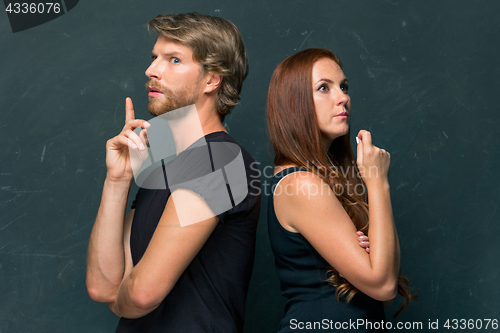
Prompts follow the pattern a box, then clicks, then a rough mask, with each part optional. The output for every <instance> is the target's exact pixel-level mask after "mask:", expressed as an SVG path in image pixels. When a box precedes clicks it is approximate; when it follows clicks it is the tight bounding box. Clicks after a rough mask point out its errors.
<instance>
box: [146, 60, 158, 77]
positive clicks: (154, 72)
mask: <svg viewBox="0 0 500 333" xmlns="http://www.w3.org/2000/svg"><path fill="white" fill-rule="evenodd" d="M145 74H146V76H147V77H149V78H150V79H152V78H155V79H158V80H160V79H161V77H160V74H159V71H157V70H156V66H154V62H153V63H152V64H151V65H150V66H149V67H148V68H147V69H146V73H145Z"/></svg>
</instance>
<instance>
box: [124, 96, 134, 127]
mask: <svg viewBox="0 0 500 333" xmlns="http://www.w3.org/2000/svg"><path fill="white" fill-rule="evenodd" d="M133 119H135V114H134V105H133V104H132V99H131V98H130V97H127V98H126V99H125V122H127V121H129V120H133Z"/></svg>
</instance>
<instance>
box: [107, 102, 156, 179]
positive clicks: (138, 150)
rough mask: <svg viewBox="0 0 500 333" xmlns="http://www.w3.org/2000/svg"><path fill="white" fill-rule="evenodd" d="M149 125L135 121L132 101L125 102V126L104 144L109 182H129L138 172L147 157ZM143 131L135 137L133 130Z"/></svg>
mask: <svg viewBox="0 0 500 333" xmlns="http://www.w3.org/2000/svg"><path fill="white" fill-rule="evenodd" d="M150 126H151V124H149V123H148V122H147V121H144V120H142V119H135V114H134V106H133V104H132V100H131V99H130V98H129V97H127V99H126V101H125V126H124V127H123V129H122V131H121V133H120V134H118V135H117V136H115V137H114V138H111V139H109V140H108V142H107V143H106V167H107V170H108V173H107V176H106V177H107V178H108V179H109V180H111V181H127V182H130V181H131V180H132V178H133V177H134V171H136V172H137V171H138V170H139V169H140V167H141V166H142V163H143V162H144V160H145V159H146V158H147V156H148V149H147V137H146V129H147V128H149V127H150ZM138 127H142V128H143V129H142V130H141V132H140V133H139V135H137V134H136V133H135V132H134V129H136V128H138Z"/></svg>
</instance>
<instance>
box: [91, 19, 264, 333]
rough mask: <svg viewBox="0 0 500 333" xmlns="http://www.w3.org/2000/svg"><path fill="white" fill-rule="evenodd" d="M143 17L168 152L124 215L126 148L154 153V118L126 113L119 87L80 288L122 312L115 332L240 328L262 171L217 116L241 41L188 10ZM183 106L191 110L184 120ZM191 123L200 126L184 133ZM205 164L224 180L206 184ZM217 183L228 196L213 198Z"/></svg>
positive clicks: (222, 111) (235, 94)
mask: <svg viewBox="0 0 500 333" xmlns="http://www.w3.org/2000/svg"><path fill="white" fill-rule="evenodd" d="M149 28H150V29H152V30H153V31H154V32H156V33H158V35H159V36H158V38H157V41H156V44H155V46H154V48H153V51H152V58H153V61H152V63H151V65H150V66H149V68H148V69H147V70H146V76H148V78H149V81H148V83H147V84H146V86H147V89H148V92H149V94H148V95H149V105H148V110H149V112H150V114H152V115H154V116H160V117H161V116H164V115H165V116H166V115H168V118H167V121H168V125H169V126H170V129H171V131H172V135H173V137H174V140H175V155H176V156H175V158H174V159H173V160H172V161H168V160H167V159H161V164H159V163H160V162H158V161H157V162H156V164H155V163H152V167H153V171H152V172H150V173H149V174H148V175H147V176H146V178H147V181H145V182H143V183H141V184H142V186H141V188H140V189H139V191H138V193H137V196H136V198H135V201H134V203H133V204H132V209H131V210H130V212H129V213H128V214H127V215H126V216H125V211H126V203H127V198H128V193H129V190H130V185H131V181H132V179H133V178H134V175H136V181H137V179H138V178H139V175H138V173H137V169H138V167H137V165H135V166H134V163H136V162H137V159H135V160H134V156H139V159H140V161H141V163H142V162H144V161H146V162H145V163H148V161H150V159H153V158H154V156H152V155H154V154H151V152H152V150H151V151H149V148H148V144H149V145H150V146H153V142H152V137H151V135H150V134H152V132H149V131H152V130H153V128H154V126H152V125H151V123H152V122H151V123H150V122H146V121H144V120H140V119H135V117H134V109H133V105H132V101H131V100H130V99H129V98H127V100H126V123H125V126H124V128H123V130H122V132H121V133H120V134H119V135H118V136H116V137H114V138H112V139H110V140H109V141H108V142H107V144H106V167H107V175H106V179H105V182H104V187H103V193H102V199H101V204H100V207H99V211H98V213H97V217H96V220H95V224H94V227H93V229H92V233H91V237H90V242H89V248H88V257H87V290H88V292H89V295H90V297H91V298H92V299H93V300H95V301H98V302H105V303H108V305H109V308H110V309H111V310H112V311H113V312H114V313H115V314H117V315H118V316H120V317H121V319H120V321H119V324H118V328H117V330H116V331H117V332H183V333H184V332H197V333H198V332H225V333H227V332H241V331H242V330H243V319H244V306H245V300H246V293H247V290H248V285H249V281H250V276H251V272H252V266H253V260H254V251H255V232H256V226H257V220H258V217H259V211H260V182H259V175H258V170H257V169H256V168H252V167H251V164H252V163H253V162H254V161H253V159H252V157H251V156H250V155H249V154H248V153H247V152H246V151H245V150H244V149H243V148H242V147H241V146H239V145H238V144H237V143H236V142H235V141H234V140H233V139H232V138H231V137H230V136H229V135H228V133H227V131H226V129H225V128H224V126H223V125H222V121H223V119H224V117H225V115H226V114H228V113H229V112H230V109H231V108H232V107H233V106H234V105H236V104H237V101H238V100H239V94H240V91H241V86H242V82H243V80H244V78H245V76H246V73H247V68H248V65H247V62H248V60H247V54H246V49H245V45H244V43H243V40H242V38H241V35H240V33H239V31H238V29H237V28H236V26H235V25H234V24H233V23H231V22H229V21H227V20H224V19H221V18H218V17H212V16H207V15H200V14H196V13H190V14H179V15H166V16H158V17H156V18H155V19H153V20H151V21H150V22H149ZM179 110H181V111H179ZM183 110H184V111H183ZM185 110H188V111H185ZM193 114H194V115H195V118H196V119H198V122H196V121H195V122H189V121H186V119H193V118H191V116H190V115H193ZM155 119H156V118H155ZM196 123H197V124H198V129H199V133H200V134H199V135H197V134H193V133H198V132H196V130H195V128H194V127H196ZM186 124H193V126H191V127H189V128H188V127H186ZM174 125H175V126H174ZM136 129H137V130H136ZM134 130H136V131H135V132H134ZM137 133H138V134H137ZM148 139H149V142H148ZM193 147H194V148H193ZM217 147H219V148H217ZM221 147H222V148H221ZM228 147H229V148H228ZM234 147H237V149H236V150H235V149H234ZM150 148H152V147H150ZM206 148H208V149H206ZM200 149H201V150H200ZM202 150H203V151H208V153H209V159H208V161H209V162H208V165H209V166H210V167H211V169H210V170H209V171H206V170H204V169H203V167H201V169H202V170H201V171H200V167H199V165H202V164H203V163H199V161H200V156H204V155H203V154H200V153H199V152H201V151H202ZM217 150H219V153H221V152H222V153H221V154H219V153H218V152H217ZM148 151H149V152H148ZM227 152H230V153H229V155H231V156H229V158H228V155H227ZM224 154H225V155H224ZM141 156H142V157H141ZM206 156H208V155H206ZM216 156H218V157H217V158H216ZM221 156H222V157H221ZM238 158H241V163H239V162H237V160H238ZM201 159H202V160H203V159H204V158H201ZM204 161H206V159H204ZM205 164H207V163H205ZM155 165H156V166H159V167H158V168H155ZM230 165H233V166H234V165H241V168H240V169H238V167H236V168H233V169H232V170H236V173H235V174H239V175H241V173H238V172H239V171H238V170H240V171H241V169H242V170H243V173H242V174H243V176H244V186H243V187H241V186H239V185H241V184H239V185H238V184H237V181H235V180H234V179H235V176H234V175H231V174H230V171H228V170H229V169H231V168H230V167H229V166H230ZM194 166H196V167H197V169H196V168H194ZM193 169H196V170H195V171H194V173H193V172H191V171H192V170H193ZM188 171H189V172H188ZM212 175H218V177H219V178H218V179H222V180H223V182H222V184H223V186H222V187H221V186H218V185H217V186H218V187H214V185H213V184H214V183H216V182H213V181H212V180H213V179H215V178H213V177H212ZM163 177H164V178H163ZM196 177H198V178H196ZM214 177H215V176H214ZM195 178H196V179H195ZM236 178H237V177H236ZM207 179H208V181H207ZM141 184H140V185H141ZM144 184H148V186H144ZM151 184H162V185H161V186H160V187H159V188H154V186H153V187H149V185H151ZM186 184H188V185H186ZM189 184H195V185H189ZM219 185H220V184H219ZM221 188H223V190H224V191H223V192H224V193H223V194H222V196H226V197H227V198H229V199H226V200H225V201H224V200H222V199H221V195H220V193H222V192H220V189H221ZM242 188H243V192H242V190H241V189H242ZM218 191H219V192H218ZM213 193H219V194H217V195H213ZM241 193H244V195H241ZM238 195H239V197H238ZM224 202H225V203H224ZM227 202H229V204H227Z"/></svg>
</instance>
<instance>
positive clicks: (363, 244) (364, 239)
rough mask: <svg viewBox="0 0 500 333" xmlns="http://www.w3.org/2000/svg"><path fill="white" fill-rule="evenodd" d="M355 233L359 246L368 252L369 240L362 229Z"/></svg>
mask: <svg viewBox="0 0 500 333" xmlns="http://www.w3.org/2000/svg"><path fill="white" fill-rule="evenodd" d="M357 234H358V242H359V246H361V247H362V248H363V249H365V251H366V253H370V240H369V239H368V236H365V234H364V233H363V232H362V231H358V232H357Z"/></svg>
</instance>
